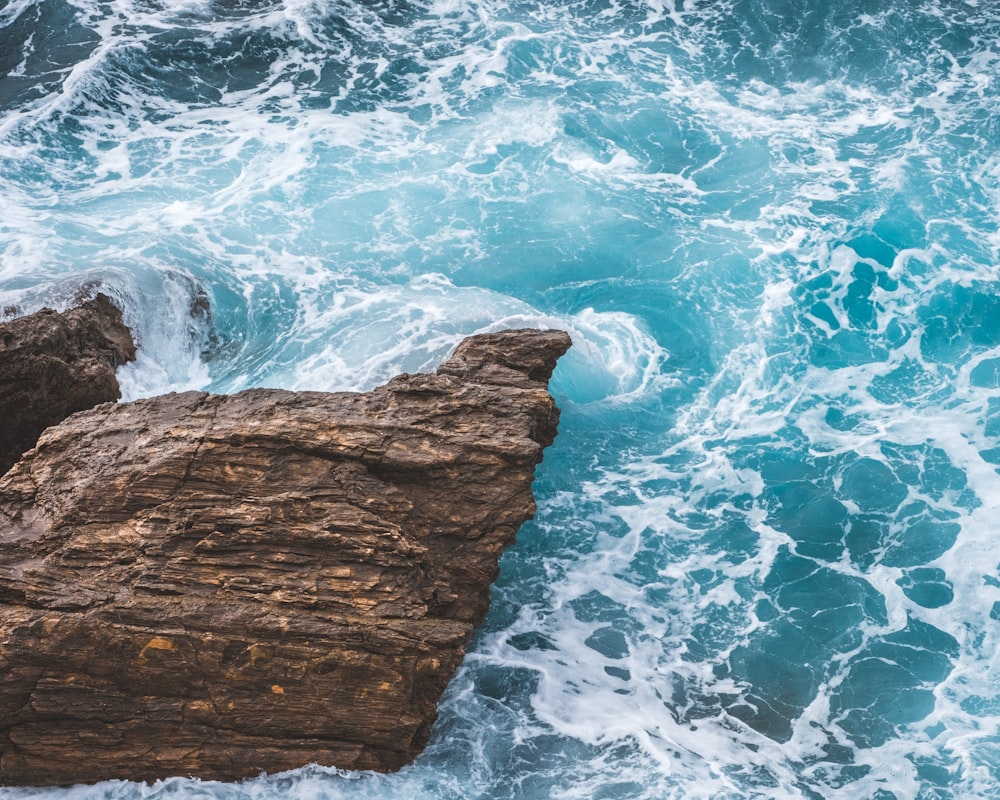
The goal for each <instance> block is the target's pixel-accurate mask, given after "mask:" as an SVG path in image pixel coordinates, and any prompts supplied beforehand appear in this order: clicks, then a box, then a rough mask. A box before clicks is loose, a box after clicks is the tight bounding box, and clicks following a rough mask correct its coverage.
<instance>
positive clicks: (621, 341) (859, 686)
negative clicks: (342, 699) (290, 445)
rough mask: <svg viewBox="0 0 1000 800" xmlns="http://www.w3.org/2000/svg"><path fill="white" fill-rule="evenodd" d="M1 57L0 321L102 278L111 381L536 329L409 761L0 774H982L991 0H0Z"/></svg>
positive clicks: (553, 780)
mask: <svg viewBox="0 0 1000 800" xmlns="http://www.w3.org/2000/svg"><path fill="white" fill-rule="evenodd" d="M0 75H2V76H3V77H2V78H0V319H6V318H11V317H13V316H17V315H20V314H25V313H30V312H31V311H34V310H36V309H38V308H41V307H43V306H49V307H55V308H60V309H62V308H66V307H68V306H71V305H73V304H74V303H75V302H76V301H77V300H79V299H80V298H82V297H88V296H91V295H93V294H94V293H96V292H97V291H103V292H105V293H107V294H109V295H111V296H112V297H113V298H114V299H115V301H116V302H117V303H118V304H119V305H120V306H121V307H122V308H123V309H124V316H125V321H126V323H127V324H129V325H130V327H131V328H132V329H133V331H134V332H135V334H136V338H137V340H138V343H139V346H140V356H139V358H138V360H137V362H136V363H135V364H133V365H129V366H126V367H123V368H122V369H121V370H120V371H119V378H120V381H121V384H122V387H123V391H124V395H125V397H124V399H126V400H128V399H135V398H139V397H145V396H150V395H154V394H159V393H162V392H168V391H180V390H186V389H205V390H210V391H215V392H234V391H238V390H240V389H243V388H246V387H250V386H272V387H282V388H287V389H315V390H341V389H349V390H366V389H369V388H371V387H373V386H376V385H378V384H380V383H382V382H384V381H385V380H387V379H388V378H390V377H392V376H393V375H395V374H397V373H399V372H417V371H423V370H432V369H433V368H434V367H435V366H436V365H437V364H438V363H440V362H441V360H443V359H444V358H445V357H446V356H447V354H448V353H449V351H450V350H451V348H452V347H454V346H455V345H456V344H457V343H458V342H459V341H460V340H461V339H462V338H463V337H464V336H466V335H469V334H472V333H475V332H479V331H487V330H498V329H502V328H508V327H536V328H550V327H554V328H561V329H564V330H566V331H568V332H569V333H570V335H571V336H572V337H573V340H574V343H575V344H574V347H573V349H572V350H571V351H570V353H569V354H567V356H566V357H565V358H564V359H563V360H562V361H561V362H560V365H559V367H558V368H557V370H556V373H555V375H554V377H553V382H552V386H551V388H552V392H553V394H554V396H555V397H556V400H557V402H558V404H559V405H560V407H561V408H562V409H563V414H562V421H561V424H560V432H559V436H558V438H557V440H556V443H555V444H554V445H553V446H552V447H551V448H549V450H547V451H546V456H545V461H544V462H543V463H542V464H541V465H540V467H539V472H538V477H537V479H536V482H535V492H536V496H537V498H538V506H539V507H538V513H537V516H536V518H535V519H534V520H533V521H532V522H529V523H528V524H527V525H525V526H524V527H523V528H522V530H521V531H520V533H519V536H518V541H517V543H516V544H515V545H514V546H512V547H511V548H510V549H509V550H508V551H507V553H506V554H505V556H504V558H503V561H502V564H501V566H502V570H501V575H500V578H499V580H498V582H497V584H496V585H495V586H494V589H493V595H492V606H491V610H490V613H489V616H488V618H487V620H486V622H485V624H484V625H483V627H482V628H481V630H480V631H479V632H478V633H477V635H476V638H475V639H474V641H473V643H472V646H471V647H470V651H469V653H468V656H467V658H466V659H465V662H464V664H463V665H462V667H461V669H460V671H459V673H458V674H457V676H456V678H455V679H454V680H453V681H452V683H451V685H450V686H449V688H448V689H447V691H446V694H445V697H444V699H443V702H442V705H441V708H440V717H439V719H438V721H437V723H436V725H435V728H434V731H433V734H432V740H431V743H430V746H429V747H428V749H427V750H426V751H425V752H424V754H423V755H421V756H420V757H419V758H418V759H417V761H416V762H415V763H414V764H413V765H412V766H409V767H407V768H405V769H403V770H402V771H401V772H399V773H396V774H393V775H376V774H368V773H346V772H340V771H338V770H335V769H331V768H325V767H318V766H310V767H305V768H303V769H300V770H296V771H293V772H290V773H285V774H282V775H276V776H264V777H261V778H259V779H255V780H250V781H247V782H244V783H240V784H223V783H213V782H207V781H199V780H196V779H191V778H188V777H185V776H178V777H176V778H171V779H169V780H166V781H161V782H159V783H156V784H153V785H145V784H131V783H124V782H107V783H103V784H99V785H97V786H92V787H82V786H81V787H73V788H35V789H16V790H15V789H2V788H0V797H3V798H4V800H139V799H140V798H143V799H148V798H155V799H156V800H168V798H170V799H172V798H178V799H181V798H183V800H195V799H196V798H197V800H277V799H278V798H281V800H285V799H286V798H287V799H288V800H340V798H407V800H410V799H411V798H421V799H424V798H426V799H427V800H432V799H433V800H444V799H445V798H455V799H456V800H457V799H458V798H462V799H463V800H464V799H466V798H481V799H483V800H485V799H486V798H490V799H493V800H502V799H507V798H510V799H512V800H513V799H514V798H517V799H518V800H530V799H534V798H559V799H560V800H562V799H565V800H569V799H570V798H581V799H582V798H586V799H587V800H598V799H600V798H603V799H605V800H633V799H634V800H639V799H640V798H641V799H643V800H668V799H670V800H672V799H674V798H676V799H677V800H681V799H682V798H683V800H723V799H724V800H817V799H818V800H944V799H946V798H947V799H949V800H969V799H972V798H975V799H979V798H982V799H984V800H996V798H998V797H1000V669H998V667H1000V658H998V655H997V653H998V646H1000V545H998V536H997V527H998V524H1000V522H998V521H1000V474H998V472H1000V292H998V289H1000V270H998V265H1000V114H998V113H997V110H998V108H1000V7H998V6H997V4H995V3H993V2H989V1H988V0H968V1H964V0H878V1H876V0H855V1H854V2H850V3H847V2H829V0H711V2H709V1H708V0H550V1H549V2H545V3H542V2H538V0H534V2H531V1H529V0H371V1H370V2H358V0H351V1H347V0H0ZM67 658H72V654H67ZM0 680H2V676H0ZM316 713H323V712H322V709H321V708H318V709H317V711H316ZM0 724H2V722H0Z"/></svg>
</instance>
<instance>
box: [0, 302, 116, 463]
mask: <svg viewBox="0 0 1000 800" xmlns="http://www.w3.org/2000/svg"><path fill="white" fill-rule="evenodd" d="M134 359H135V346H134V344H133V343H132V335H131V334H130V333H129V330H128V328H126V327H125V326H124V325H123V324H122V315H121V312H120V311H119V310H118V309H117V308H116V307H115V306H114V304H113V303H112V302H111V300H110V299H109V298H108V297H107V296H106V295H103V294H99V295H97V297H96V298H94V299H93V300H89V301H88V302H86V303H83V304H82V305H80V306H78V307H77V308H73V309H71V310H69V311H67V312H65V313H63V314H60V313H58V312H56V311H53V310H52V309H50V308H43V309H42V310H41V311H38V312H36V313H34V314H31V315H29V316H26V317H21V318H19V319H15V320H11V321H10V322H6V323H0V420H2V421H0V475H2V474H3V473H4V472H6V471H7V470H8V469H10V468H11V466H13V465H14V463H15V462H16V461H17V460H18V459H19V458H20V457H21V454H22V453H24V452H25V451H26V450H30V449H31V448H32V447H33V446H34V444H35V441H36V440H37V439H38V435H39V434H40V433H41V432H42V431H43V430H45V429H46V428H47V427H49V425H55V424H56V423H57V422H60V421H62V420H64V419H65V418H66V417H68V416H69V415H70V414H72V413H74V412H76V411H83V410H84V409H87V408H93V407H94V406H96V405H98V404H99V403H106V402H108V401H109V400H117V399H118V398H119V397H121V391H120V390H119V388H118V379H117V378H116V377H115V369H116V368H117V367H120V366H121V365H122V364H125V363H126V362H128V361H132V360H134Z"/></svg>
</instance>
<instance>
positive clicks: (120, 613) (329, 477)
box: [0, 331, 570, 785]
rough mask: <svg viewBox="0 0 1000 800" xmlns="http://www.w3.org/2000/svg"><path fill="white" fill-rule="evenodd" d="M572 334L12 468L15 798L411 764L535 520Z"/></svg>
mask: <svg viewBox="0 0 1000 800" xmlns="http://www.w3.org/2000/svg"><path fill="white" fill-rule="evenodd" d="M569 345H570V340H569V337H568V336H567V335H566V334H565V333H562V332H558V331H505V332H502V333H496V334H486V335H481V336H475V337H472V338H470V339H467V340H466V341H465V342H463V343H462V344H461V345H460V346H459V348H458V349H457V350H456V352H455V354H454V355H453V356H452V357H451V358H450V359H449V360H448V361H446V362H445V363H444V364H443V365H442V366H441V367H440V369H438V371H437V373H436V374H424V375H403V376H400V377H397V378H395V379H393V380H392V381H390V382H389V383H388V384H386V385H385V386H383V387H380V388H378V389H375V390H373V391H371V392H368V393H365V394H352V393H337V394H325V393H315V392H303V393H291V392H285V391H279V390H266V389H257V390H250V391H245V392H242V393H240V394H238V395H234V396H219V395H208V394H203V393H194V392H191V393H185V394H174V395H166V396H163V397H158V398H154V399H150V400H140V401H136V402H132V403H123V404H105V405H102V406H99V407H97V408H94V409H92V410H90V411H85V412H82V413H79V414H76V415H74V416H72V417H70V418H69V419H67V420H65V421H64V422H63V423H62V424H60V425H57V426H55V427H52V428H49V429H48V430H47V431H46V432H45V433H44V434H43V435H42V436H41V438H40V439H39V440H38V443H37V446H36V447H35V449H34V450H32V451H30V452H28V453H27V454H26V455H25V456H24V458H23V459H22V460H21V461H20V462H19V463H18V464H17V465H16V466H15V467H14V468H13V469H11V470H10V471H9V472H8V473H7V474H6V475H5V476H4V477H3V478H2V479H0V675H2V676H3V680H2V683H0V784H6V785H52V784H67V783H78V782H94V781H99V780H104V779H109V778H124V779H133V780H152V779H157V778H163V777H166V776H170V775H193V776H198V777H202V778H211V779H221V780H233V779H240V778H246V777H252V776H256V775H258V774H259V773H261V772H262V771H267V772H277V771H281V770H286V769H291V768H294V767H298V766H301V765H304V764H307V763H310V762H316V763H320V764H324V765H333V766H337V767H342V768H346V769H376V770H395V769H398V768H399V767H401V766H403V765H404V764H406V763H407V762H408V761H410V760H411V759H412V758H413V757H414V756H415V755H416V754H417V753H418V752H419V751H420V750H421V749H422V748H423V747H424V745H425V744H426V741H427V738H428V734H429V731H430V727H431V724H432V722H433V720H434V718H435V716H436V706H437V701H438V698H439V697H440V694H441V692H442V691H443V689H444V687H445V685H446V683H447V682H448V680H449V679H450V678H451V677H452V675H453V674H454V671H455V669H456V668H457V666H458V664H459V662H460V661H461V659H462V657H463V654H464V649H465V646H466V643H467V642H468V640H469V637H470V636H471V634H472V631H473V627H474V626H475V625H476V624H477V623H479V622H480V621H481V620H482V618H483V615H484V614H485V612H486V608H487V605H488V602H489V586H490V583H491V582H492V581H493V579H494V578H495V577H496V574H497V571H498V566H497V560H498V558H499V556H500V554H501V552H502V551H503V549H504V547H505V546H507V545H508V544H509V543H510V542H511V541H512V540H513V538H514V535H515V533H516V532H517V529H518V528H519V527H520V525H521V524H522V522H524V520H525V519H527V518H529V517H530V516H531V515H532V514H533V513H534V510H535V504H534V499H533V495H532V492H531V482H532V478H533V476H534V470H535V465H536V464H537V463H538V462H539V461H540V460H541V458H542V450H543V448H544V447H546V446H547V445H548V444H550V443H551V442H552V441H553V438H554V437H555V434H556V424H557V421H558V410H557V409H556V407H555V405H554V403H553V401H552V398H551V397H550V395H549V393H548V391H547V388H546V385H547V382H548V379H549V376H550V374H551V372H552V369H553V367H554V366H555V362H556V360H557V359H558V357H559V356H560V355H562V354H563V353H564V352H565V351H566V350H567V349H568V347H569Z"/></svg>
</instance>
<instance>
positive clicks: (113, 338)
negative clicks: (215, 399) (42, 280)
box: [0, 294, 135, 724]
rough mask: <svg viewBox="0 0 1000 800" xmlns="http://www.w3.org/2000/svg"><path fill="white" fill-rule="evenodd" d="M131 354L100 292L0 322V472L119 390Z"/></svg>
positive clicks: (128, 337)
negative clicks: (48, 432)
mask: <svg viewBox="0 0 1000 800" xmlns="http://www.w3.org/2000/svg"><path fill="white" fill-rule="evenodd" d="M134 359H135V346H134V345H133V343H132V335H131V334H130V333H129V330H128V328H126V327H125V326H124V325H123V324H122V315H121V312H120V311H119V310H118V309H117V308H115V306H114V305H113V304H112V302H111V300H110V299H109V298H108V297H107V296H106V295H103V294H99V295H97V297H96V298H94V299H93V300H90V301H88V302H86V303H83V304H82V305H80V306H78V307H77V308H74V309H71V310H69V311H67V312H65V313H63V314H60V313H57V312H55V311H53V310H52V309H50V308H43V309H42V310H41V311H38V312H36V313H34V314H31V315H30V316H27V317H21V318H20V319H15V320H12V321H10V322H6V323H0V475H2V474H3V473H5V472H6V471H7V470H8V469H10V468H11V467H12V466H13V465H14V463H15V462H17V460H18V459H19V458H20V457H21V454H22V453H23V452H25V451H26V450H29V449H31V448H32V447H33V446H34V444H35V441H36V440H37V439H38V435H39V434H40V433H41V432H42V431H43V430H45V429H46V428H47V427H49V425H55V424H56V423H57V422H61V421H62V420H64V419H65V418H66V417H68V416H69V415H70V414H72V413H74V412H76V411H83V410H84V409H87V408H93V407H94V406H96V405H98V404H99V403H106V402H108V401H109V400H117V399H118V398H119V397H121V392H120V390H119V388H118V379H117V378H116V377H115V369H116V368H117V367H120V366H121V365H122V364H124V363H126V362H128V361H132V360H134ZM0 724H2V723H0Z"/></svg>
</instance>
